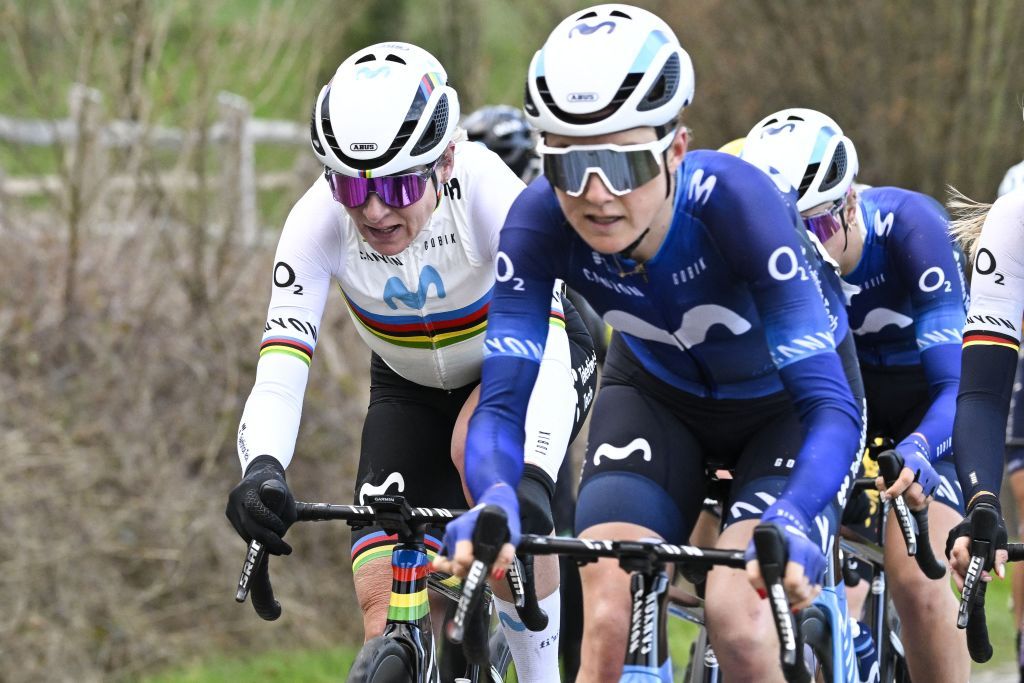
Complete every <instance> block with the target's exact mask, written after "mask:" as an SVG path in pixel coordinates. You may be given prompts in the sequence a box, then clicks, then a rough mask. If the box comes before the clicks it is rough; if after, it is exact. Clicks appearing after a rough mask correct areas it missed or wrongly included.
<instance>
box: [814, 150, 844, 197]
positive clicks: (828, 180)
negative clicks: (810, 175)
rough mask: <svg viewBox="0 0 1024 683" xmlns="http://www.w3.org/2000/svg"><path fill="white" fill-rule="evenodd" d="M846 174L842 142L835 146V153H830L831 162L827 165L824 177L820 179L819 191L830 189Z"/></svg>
mask: <svg viewBox="0 0 1024 683" xmlns="http://www.w3.org/2000/svg"><path fill="white" fill-rule="evenodd" d="M845 176H846V145H844V144H843V143H842V142H840V143H839V145H838V146H837V147H836V151H835V154H833V155H832V163H831V164H829V166H828V171H827V172H826V173H825V177H824V178H823V179H822V181H821V188H820V191H821V192H824V191H826V190H831V189H832V188H833V187H835V186H836V185H838V184H839V182H840V181H841V180H842V179H843V178H844V177H845Z"/></svg>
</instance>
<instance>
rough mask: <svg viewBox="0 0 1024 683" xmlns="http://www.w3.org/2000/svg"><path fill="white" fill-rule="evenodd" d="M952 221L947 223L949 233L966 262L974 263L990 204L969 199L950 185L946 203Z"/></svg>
mask: <svg viewBox="0 0 1024 683" xmlns="http://www.w3.org/2000/svg"><path fill="white" fill-rule="evenodd" d="M946 206H948V207H949V212H950V215H951V217H952V219H953V220H951V221H950V223H949V233H950V235H952V236H953V238H954V239H955V240H956V241H957V242H959V243H960V246H961V247H963V250H964V254H965V255H966V256H967V262H968V263H973V262H974V254H975V250H976V249H977V247H978V238H979V237H981V228H982V226H983V225H985V219H986V218H987V217H988V212H989V209H991V208H992V205H991V204H986V203H985V202H979V201H975V200H973V199H971V198H970V197H968V196H967V195H965V194H964V193H963V192H961V191H960V190H958V189H956V188H955V187H953V186H952V185H950V186H949V201H947V202H946Z"/></svg>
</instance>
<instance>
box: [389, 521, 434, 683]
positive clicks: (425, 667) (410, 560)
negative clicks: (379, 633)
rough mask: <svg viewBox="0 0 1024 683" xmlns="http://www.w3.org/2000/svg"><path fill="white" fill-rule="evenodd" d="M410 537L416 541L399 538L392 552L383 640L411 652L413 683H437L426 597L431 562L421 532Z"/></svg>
mask: <svg viewBox="0 0 1024 683" xmlns="http://www.w3.org/2000/svg"><path fill="white" fill-rule="evenodd" d="M417 531H418V534H417ZM413 534H414V536H419V540H417V539H415V538H413V539H404V540H403V539H400V540H399V542H398V543H397V544H395V547H394V549H393V550H392V551H391V598H390V600H389V602H388V620H387V624H386V625H385V626H384V637H386V638H392V639H395V640H399V641H401V642H404V643H406V645H407V646H408V647H409V648H411V649H412V651H413V654H414V656H413V667H414V669H415V670H414V671H413V677H414V680H415V681H416V683H439V681H440V677H441V673H440V670H439V667H438V662H437V652H436V649H435V647H434V630H433V625H432V622H431V619H430V601H429V598H428V596H427V576H428V575H429V574H430V559H429V557H428V556H427V547H426V545H425V544H424V543H423V532H422V530H419V529H418V530H416V531H414V532H413Z"/></svg>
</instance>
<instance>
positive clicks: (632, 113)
mask: <svg viewBox="0 0 1024 683" xmlns="http://www.w3.org/2000/svg"><path fill="white" fill-rule="evenodd" d="M693 87H694V75H693V64H692V62H691V61H690V56H689V55H688V54H687V53H686V50H684V49H683V48H682V46H681V45H680V44H679V39H678V38H677V37H676V35H675V33H674V32H673V31H672V29H671V28H670V27H669V25H668V24H667V23H665V21H663V20H662V19H661V18H660V17H658V16H656V15H655V14H653V13H651V12H648V11H647V10H644V9H640V8H639V7H633V6H631V5H623V4H607V5H595V6H593V7H590V8H587V9H584V10H581V11H579V12H574V13H573V14H572V15H570V16H569V17H567V18H566V19H564V20H563V21H562V22H561V23H560V24H558V26H556V27H555V29H554V30H553V31H552V32H551V35H549V36H548V38H547V40H546V41H545V42H544V45H543V46H542V47H541V49H540V50H538V51H537V52H536V54H534V56H533V59H532V60H531V61H530V68H529V70H528V71H527V77H526V92H525V95H524V103H523V110H524V111H525V112H526V118H527V120H528V121H529V122H530V123H531V124H532V125H533V127H534V128H536V129H537V130H538V131H540V133H541V134H542V136H546V135H547V134H549V133H553V134H555V135H565V136H569V137H588V136H597V135H608V134H610V133H618V132H621V131H625V130H629V129H631V128H639V127H646V126H650V127H653V128H654V130H655V134H656V136H657V139H658V141H659V142H660V143H661V144H660V145H659V146H658V148H659V150H660V164H657V163H653V164H652V163H651V160H652V157H653V160H654V161H655V162H657V161H658V160H659V157H658V154H659V151H658V150H656V149H653V148H652V145H644V146H641V145H636V146H632V145H630V146H622V147H619V148H618V149H601V148H602V147H603V146H601V145H587V146H583V147H581V148H580V149H579V150H578V151H573V148H572V147H568V148H564V149H565V151H560V150H559V149H558V148H550V147H547V146H546V145H543V144H541V145H540V146H539V150H540V152H541V155H542V159H543V165H544V174H545V175H546V176H547V177H548V179H549V180H550V181H551V184H552V185H553V186H555V187H559V188H560V189H562V190H564V191H566V192H568V193H570V194H574V193H575V195H576V196H578V195H579V194H582V191H583V189H584V188H585V186H586V183H587V181H588V179H589V176H590V174H591V173H597V174H598V175H599V176H600V178H601V180H602V181H604V184H605V186H606V187H608V189H609V190H611V191H612V192H613V193H614V194H617V195H622V194H626V193H627V192H629V191H631V190H633V189H635V188H636V187H639V186H640V185H642V184H644V183H646V182H648V181H650V180H652V179H653V178H654V177H655V176H656V175H657V174H658V173H661V172H662V171H664V172H665V175H666V179H667V183H666V184H667V186H668V187H667V189H666V197H667V196H669V195H670V194H671V192H672V179H671V177H670V175H669V173H668V163H667V160H668V155H667V149H668V147H669V145H670V144H671V142H672V140H673V138H674V136H675V132H676V128H677V125H678V118H679V114H680V112H681V111H682V110H683V108H684V107H686V106H688V105H689V104H690V102H691V100H692V99H693ZM630 147H635V148H636V149H632V150H631V149H630ZM649 229H650V228H648V229H647V230H645V231H644V232H643V233H641V235H640V237H638V238H637V240H636V241H635V242H634V243H633V244H631V245H630V246H628V247H626V249H623V250H622V252H620V254H621V255H623V256H625V257H627V258H628V257H629V256H630V254H631V253H632V252H633V250H634V249H636V247H637V246H639V244H640V242H641V240H643V238H644V236H646V234H647V231H648V230H649Z"/></svg>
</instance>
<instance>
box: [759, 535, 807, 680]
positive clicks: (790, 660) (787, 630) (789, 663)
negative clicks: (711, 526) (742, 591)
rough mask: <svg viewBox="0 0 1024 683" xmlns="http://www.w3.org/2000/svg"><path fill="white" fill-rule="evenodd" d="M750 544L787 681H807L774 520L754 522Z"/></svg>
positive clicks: (783, 546)
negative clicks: (751, 544)
mask: <svg viewBox="0 0 1024 683" xmlns="http://www.w3.org/2000/svg"><path fill="white" fill-rule="evenodd" d="M754 548H755V550H756V551H757V561H758V563H759V564H760V565H761V576H762V577H763V578H764V583H765V587H766V588H767V593H768V601H769V604H770V605H771V612H772V619H773V620H774V621H775V631H776V633H778V635H779V660H780V662H781V664H782V674H783V676H785V678H786V681H787V683H810V680H811V675H810V673H809V672H808V671H807V667H806V666H805V665H804V656H803V643H802V642H801V639H800V626H799V624H798V622H797V620H796V618H794V616H793V612H792V611H791V610H790V608H789V600H788V599H787V598H786V589H785V587H783V585H782V577H783V576H784V575H785V573H786V562H787V560H788V557H787V553H786V539H785V538H784V537H783V535H782V530H781V529H779V528H778V527H777V526H775V525H774V524H758V525H757V527H756V528H755V529H754Z"/></svg>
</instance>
